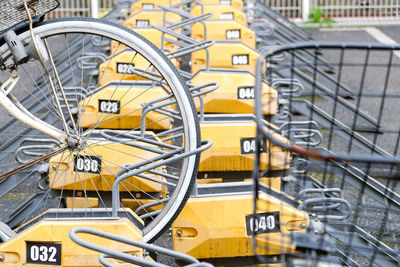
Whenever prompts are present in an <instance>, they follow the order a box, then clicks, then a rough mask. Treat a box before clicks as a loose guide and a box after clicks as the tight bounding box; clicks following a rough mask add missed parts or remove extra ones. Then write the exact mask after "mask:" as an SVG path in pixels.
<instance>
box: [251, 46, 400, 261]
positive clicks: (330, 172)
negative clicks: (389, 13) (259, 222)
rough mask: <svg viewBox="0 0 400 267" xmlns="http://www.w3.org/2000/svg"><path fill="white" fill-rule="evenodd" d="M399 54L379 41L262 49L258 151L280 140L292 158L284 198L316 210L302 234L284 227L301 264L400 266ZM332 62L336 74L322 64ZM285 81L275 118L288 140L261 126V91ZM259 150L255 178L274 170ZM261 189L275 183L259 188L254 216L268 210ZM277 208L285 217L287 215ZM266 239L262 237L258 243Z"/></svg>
mask: <svg viewBox="0 0 400 267" xmlns="http://www.w3.org/2000/svg"><path fill="white" fill-rule="evenodd" d="M399 51H400V46H389V45H380V44H341V43H301V44H295V45H289V46H284V47H277V48H274V49H269V50H264V51H263V52H262V53H261V56H260V59H259V60H258V62H257V77H256V86H255V95H256V98H255V99H256V100H255V101H256V120H257V144H256V149H257V147H259V148H261V147H262V146H265V144H266V146H267V150H268V151H269V150H270V149H271V147H272V144H273V145H274V146H280V147H282V148H284V149H285V150H286V151H288V152H289V153H290V155H291V156H290V164H291V170H290V172H289V174H288V175H287V176H285V177H283V178H282V191H283V193H282V195H285V197H287V198H289V199H291V200H293V201H294V203H293V206H294V207H296V208H297V209H298V210H302V211H306V212H307V213H308V216H309V224H308V225H306V227H304V228H307V229H304V231H302V232H301V231H297V232H291V231H290V230H288V231H286V232H285V233H284V232H283V231H282V236H284V235H290V236H291V245H292V246H294V247H295V249H296V253H297V255H300V256H298V257H297V262H298V261H299V258H301V259H302V260H303V261H302V262H303V263H304V261H307V262H312V261H313V262H314V263H315V262H321V261H325V260H327V261H330V262H334V263H337V264H342V265H346V266H365V265H368V266H398V264H399V263H400V258H399V256H398V253H397V249H398V244H399V237H400V235H399V232H398V230H397V229H398V228H399V222H400V220H399V215H398V214H399V211H400V195H399V194H398V177H399V170H400V168H399V167H400V156H399V152H400V151H399V150H400V147H399V145H400V120H399V119H398V113H399V110H398V109H399V107H400V105H399V104H398V103H399V97H400V92H399V88H400V77H399V73H400V72H399V67H400V58H399ZM305 54H307V55H312V58H311V59H310V58H309V57H308V59H306V58H305V57H304V55H305ZM321 59H323V60H321ZM321 62H325V63H323V64H322V63H321ZM327 66H329V67H330V68H331V71H330V73H327V72H326V71H324V70H323V69H324V68H325V69H326V67H327ZM283 79H284V80H285V81H286V83H285V84H284V85H282V83H280V85H279V86H277V88H276V89H277V90H278V93H279V103H280V106H279V111H278V115H277V116H275V117H274V118H272V122H273V123H275V124H277V126H278V127H280V128H281V129H282V131H281V135H282V136H283V137H284V138H285V139H282V138H280V139H277V138H276V136H275V135H271V134H270V132H269V131H266V129H265V126H264V124H263V119H264V118H263V115H262V112H261V110H262V108H263V105H264V104H263V103H262V102H261V95H260V94H261V93H260V92H261V90H260V88H261V83H262V82H263V81H266V82H268V84H270V85H274V84H277V81H281V80H283ZM299 85H300V87H301V89H300V90H299ZM257 151H258V154H257V156H256V163H255V172H254V175H255V177H256V178H259V177H262V175H263V174H264V173H266V172H267V171H268V170H264V169H260V165H259V163H258V160H259V159H260V157H262V154H261V152H260V150H259V149H258V150H257ZM256 181H257V179H256ZM263 186H264V187H268V185H262V184H261V183H260V182H257V183H256V186H255V204H256V205H255V213H256V215H253V216H255V217H256V218H257V216H258V217H260V215H259V214H262V213H263V212H264V213H265V212H266V211H267V212H271V210H268V209H269V206H268V205H267V206H265V205H262V204H260V203H262V201H261V200H260V199H259V198H258V196H259V193H258V192H260V191H262V188H263ZM265 207H266V208H265ZM265 209H267V210H265ZM280 213H281V214H280V218H282V217H283V216H290V214H283V210H281V211H280ZM316 223H317V224H316ZM283 224H284V223H282V222H281V228H285V229H288V228H287V225H283ZM260 238H261V237H260V236H257V235H255V238H254V240H255V244H256V246H255V247H256V248H259V247H260V246H261V243H262V242H261V241H260ZM261 239H262V238H261ZM264 239H268V237H264ZM282 240H283V238H282ZM264 243H265V240H264ZM271 249H272V248H271ZM275 250H277V249H276V248H275ZM279 250H280V252H281V253H280V254H285V251H284V250H282V248H280V249H278V250H277V251H279ZM296 253H294V254H296ZM327 253H328V254H329V255H330V256H327V257H325V255H327ZM324 257H325V258H324ZM293 262H296V260H294V261H293Z"/></svg>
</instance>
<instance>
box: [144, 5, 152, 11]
mask: <svg viewBox="0 0 400 267" xmlns="http://www.w3.org/2000/svg"><path fill="white" fill-rule="evenodd" d="M142 9H145V10H148V9H154V4H143V5H142Z"/></svg>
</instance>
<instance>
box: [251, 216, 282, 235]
mask: <svg viewBox="0 0 400 267" xmlns="http://www.w3.org/2000/svg"><path fill="white" fill-rule="evenodd" d="M246 230H247V235H259V234H265V233H275V232H280V224H279V211H273V212H265V213H258V214H252V215H247V216H246Z"/></svg>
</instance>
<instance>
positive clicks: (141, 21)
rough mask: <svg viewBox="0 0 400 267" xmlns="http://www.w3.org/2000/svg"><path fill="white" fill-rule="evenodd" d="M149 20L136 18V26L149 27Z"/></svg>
mask: <svg viewBox="0 0 400 267" xmlns="http://www.w3.org/2000/svg"><path fill="white" fill-rule="evenodd" d="M149 26H150V21H149V20H148V19H137V20H136V27H149Z"/></svg>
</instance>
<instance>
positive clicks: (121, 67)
mask: <svg viewBox="0 0 400 267" xmlns="http://www.w3.org/2000/svg"><path fill="white" fill-rule="evenodd" d="M117 73H121V74H134V73H135V65H133V64H132V63H117Z"/></svg>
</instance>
